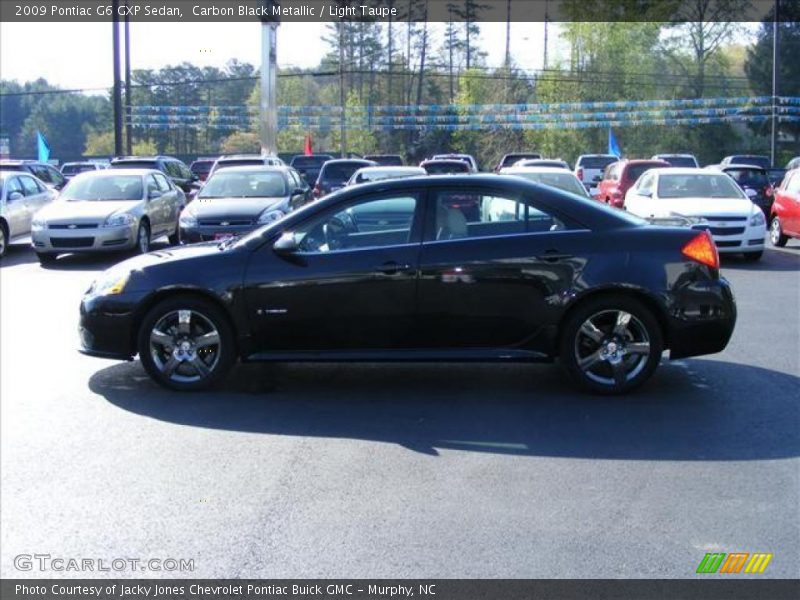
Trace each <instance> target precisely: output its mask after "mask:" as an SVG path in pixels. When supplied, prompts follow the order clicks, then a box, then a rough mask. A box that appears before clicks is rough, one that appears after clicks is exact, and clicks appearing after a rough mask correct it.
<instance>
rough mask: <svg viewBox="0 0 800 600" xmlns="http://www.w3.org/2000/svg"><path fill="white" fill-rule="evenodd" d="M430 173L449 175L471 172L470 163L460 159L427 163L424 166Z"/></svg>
mask: <svg viewBox="0 0 800 600" xmlns="http://www.w3.org/2000/svg"><path fill="white" fill-rule="evenodd" d="M423 168H424V169H425V172H426V173H428V174H429V175H449V174H450V173H469V165H467V163H465V162H462V161H460V160H458V161H452V162H440V163H427V164H425V165H424V167H423Z"/></svg>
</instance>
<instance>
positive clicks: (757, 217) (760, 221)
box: [750, 208, 767, 227]
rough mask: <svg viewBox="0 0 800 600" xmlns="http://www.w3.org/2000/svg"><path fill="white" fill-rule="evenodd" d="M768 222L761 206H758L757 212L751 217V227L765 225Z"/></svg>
mask: <svg viewBox="0 0 800 600" xmlns="http://www.w3.org/2000/svg"><path fill="white" fill-rule="evenodd" d="M766 222H767V221H766V219H764V213H763V212H761V209H759V208H757V209H756V212H755V214H753V216H751V217H750V226H751V227H758V226H759V225H764V224H765V223H766Z"/></svg>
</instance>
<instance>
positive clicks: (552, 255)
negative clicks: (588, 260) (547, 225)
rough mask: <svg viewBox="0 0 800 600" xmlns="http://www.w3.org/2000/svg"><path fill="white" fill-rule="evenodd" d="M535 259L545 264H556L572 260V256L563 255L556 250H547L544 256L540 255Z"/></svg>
mask: <svg viewBox="0 0 800 600" xmlns="http://www.w3.org/2000/svg"><path fill="white" fill-rule="evenodd" d="M536 258H538V259H539V260H544V261H547V262H556V261H559V260H565V259H568V258H572V254H564V253H562V252H559V251H558V250H547V251H546V252H545V253H544V254H540V255H539V256H537V257H536Z"/></svg>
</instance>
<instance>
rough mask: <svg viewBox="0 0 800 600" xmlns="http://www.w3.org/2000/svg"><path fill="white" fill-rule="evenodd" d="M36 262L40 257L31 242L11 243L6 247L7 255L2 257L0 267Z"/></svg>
mask: <svg viewBox="0 0 800 600" xmlns="http://www.w3.org/2000/svg"><path fill="white" fill-rule="evenodd" d="M35 262H38V259H37V258H36V253H35V252H34V251H33V250H31V246H30V244H11V245H9V246H8V248H6V255H5V256H4V257H3V258H2V259H0V267H16V266H17V265H27V264H30V263H35Z"/></svg>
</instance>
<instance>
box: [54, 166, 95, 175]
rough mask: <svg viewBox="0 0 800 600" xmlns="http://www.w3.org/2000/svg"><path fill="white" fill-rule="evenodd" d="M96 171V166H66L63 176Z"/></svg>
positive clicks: (62, 171)
mask: <svg viewBox="0 0 800 600" xmlns="http://www.w3.org/2000/svg"><path fill="white" fill-rule="evenodd" d="M94 170H95V168H94V165H64V168H63V169H62V170H61V173H62V175H76V174H77V173H84V172H86V171H94Z"/></svg>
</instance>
